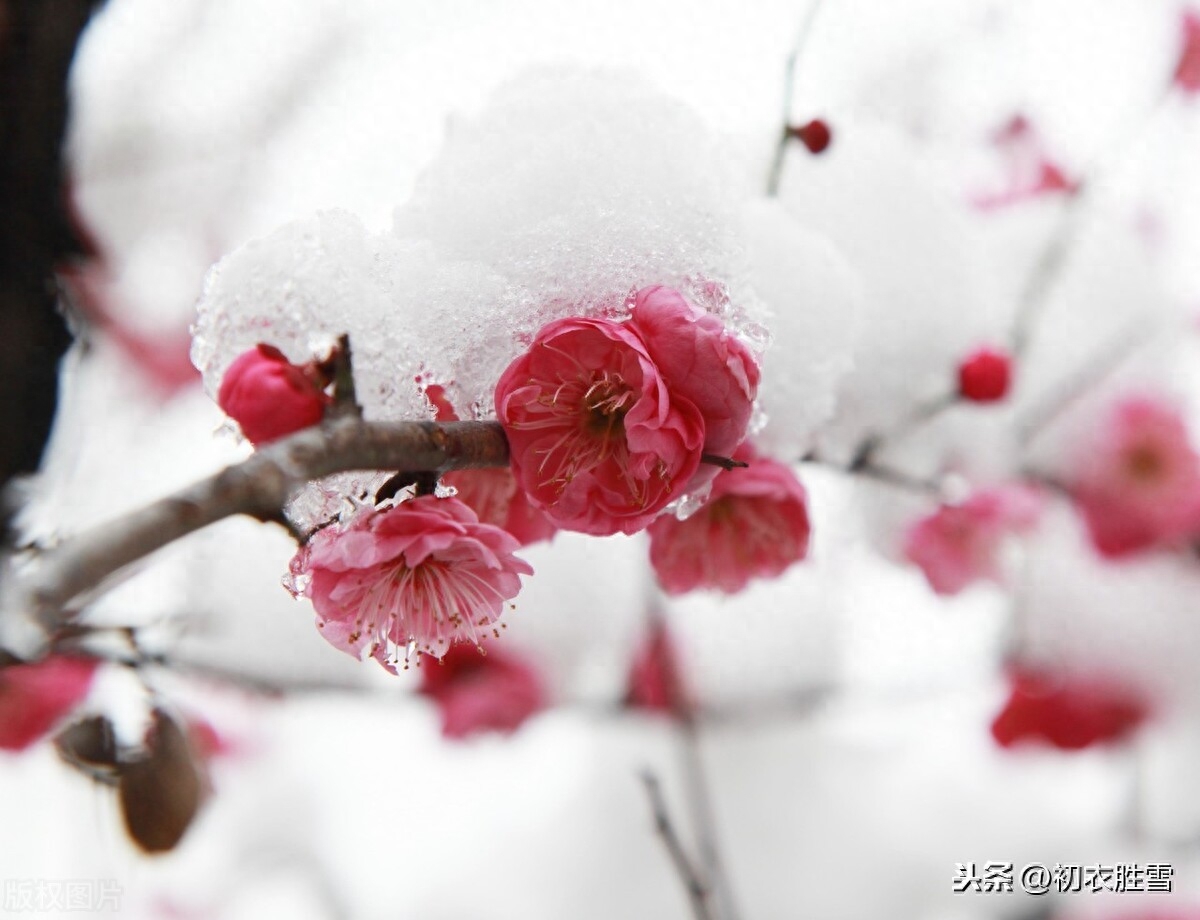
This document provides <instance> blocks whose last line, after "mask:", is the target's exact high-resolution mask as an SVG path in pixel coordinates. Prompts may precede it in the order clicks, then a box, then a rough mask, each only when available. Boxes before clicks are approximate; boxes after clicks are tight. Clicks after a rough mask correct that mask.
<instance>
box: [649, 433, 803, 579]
mask: <svg viewBox="0 0 1200 920" xmlns="http://www.w3.org/2000/svg"><path fill="white" fill-rule="evenodd" d="M734 459H736V460H742V461H745V462H746V463H748V464H749V466H747V467H744V468H739V469H732V470H726V471H723V472H721V473H719V474H718V475H717V478H716V479H715V480H714V481H713V487H712V493H711V494H710V496H709V498H708V501H706V502H705V503H704V505H703V506H702V507H701V508H700V509H699V510H698V511H696V512H695V513H694V514H692V515H691V517H689V518H687V519H686V520H682V521H681V520H678V519H676V518H674V517H672V516H670V515H667V516H664V517H660V518H659V519H658V520H657V521H655V522H654V523H653V524H651V525H650V531H649V532H650V563H651V565H652V566H653V567H654V572H655V575H656V576H657V577H658V582H659V584H660V585H662V587H663V590H664V591H666V592H667V593H668V594H684V593H686V592H688V591H693V590H695V589H697V588H711V589H715V590H718V591H723V592H725V593H726V594H734V593H736V592H738V591H741V590H742V589H743V588H745V587H746V585H747V584H748V583H749V582H750V581H751V579H754V578H776V577H778V576H779V575H781V574H782V573H783V572H784V571H786V570H787V569H788V568H789V567H790V566H791V565H793V564H794V563H796V562H799V561H801V560H802V559H804V558H805V556H807V555H808V539H809V518H808V495H807V493H806V492H805V490H804V486H803V485H801V484H800V480H799V479H797V478H796V474H795V473H794V472H793V471H792V469H791V467H789V466H787V465H786V464H783V463H779V462H777V461H775V460H771V459H768V458H766V457H758V456H756V455H755V453H754V451H753V450H752V449H751V448H750V447H749V446H748V445H743V446H742V447H740V448H739V449H738V450H737V451H736V452H735V453H734Z"/></svg>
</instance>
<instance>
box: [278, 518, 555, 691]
mask: <svg viewBox="0 0 1200 920" xmlns="http://www.w3.org/2000/svg"><path fill="white" fill-rule="evenodd" d="M515 549H517V541H516V539H515V538H514V537H513V536H511V535H510V534H508V533H506V532H504V531H503V530H501V529H500V528H499V527H496V526H494V525H492V524H483V523H480V521H479V518H478V517H477V516H476V514H475V512H474V511H472V510H471V509H470V508H469V507H468V506H467V505H465V504H463V503H462V502H461V501H459V500H458V499H456V498H436V497H434V496H432V495H426V496H421V497H418V498H414V499H411V500H409V501H406V502H403V503H401V504H399V505H396V506H394V507H389V508H385V509H383V510H375V509H369V510H367V511H364V512H362V513H360V514H359V515H358V516H357V517H356V518H355V519H354V520H353V521H352V522H351V523H350V524H349V525H348V526H346V527H342V528H337V527H327V528H325V529H324V530H320V531H318V532H317V533H316V534H314V535H313V537H312V539H311V540H309V542H308V543H307V544H306V545H305V546H304V547H302V548H301V549H300V551H299V552H298V553H297V554H296V556H295V557H294V558H293V559H292V563H291V571H292V575H293V579H294V584H295V586H296V589H297V593H302V594H304V595H305V596H307V597H309V598H311V599H312V603H313V607H314V608H315V610H316V612H317V626H318V628H319V629H320V630H321V633H322V635H323V636H324V637H325V638H326V639H327V640H328V641H329V642H330V643H331V644H332V645H334V646H335V647H337V648H340V649H342V650H343V651H345V652H348V653H350V654H351V655H354V656H355V657H359V658H361V657H363V656H364V654H366V655H371V656H373V657H374V658H375V659H376V660H377V661H378V662H379V663H380V664H381V665H383V666H384V667H385V668H387V669H388V670H389V671H393V672H394V671H395V667H394V662H395V661H396V658H397V654H398V651H397V650H399V649H404V648H406V647H407V646H408V645H409V643H413V645H414V646H415V648H416V649H417V650H418V651H422V652H425V653H426V654H428V655H432V656H434V657H435V658H440V657H442V656H443V655H445V654H446V651H447V650H448V649H449V648H450V644H451V642H453V641H454V640H456V639H460V640H464V641H468V642H473V643H475V644H478V643H479V641H480V636H481V635H482V634H483V632H484V631H485V630H486V629H487V628H488V627H490V626H492V624H493V623H495V622H496V620H497V619H498V618H499V617H500V615H501V613H502V612H503V608H504V604H505V602H506V601H508V600H509V599H510V598H513V597H515V596H516V594H517V592H518V591H520V589H521V581H520V578H519V577H518V576H520V575H529V574H532V572H533V569H532V568H530V566H529V565H528V564H527V563H526V562H524V561H523V560H521V559H518V558H517V557H516V556H514V555H513V551H514V550H515Z"/></svg>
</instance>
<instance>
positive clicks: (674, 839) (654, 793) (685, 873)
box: [642, 770, 714, 920]
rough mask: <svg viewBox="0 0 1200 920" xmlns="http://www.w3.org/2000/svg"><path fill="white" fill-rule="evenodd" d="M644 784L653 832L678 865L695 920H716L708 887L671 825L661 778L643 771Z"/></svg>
mask: <svg viewBox="0 0 1200 920" xmlns="http://www.w3.org/2000/svg"><path fill="white" fill-rule="evenodd" d="M642 783H643V784H645V786H646V796H647V797H648V798H649V799H650V811H651V814H653V816H654V829H655V830H656V831H657V832H658V836H659V837H660V838H662V842H663V846H664V847H666V850H667V855H668V856H670V857H671V862H672V863H673V864H674V866H675V871H676V873H678V875H679V880H680V881H681V882H683V888H684V891H686V892H687V896H688V901H689V903H690V904H691V907H692V914H693V916H695V917H696V920H714V915H713V913H712V910H711V909H710V908H709V904H708V897H709V889H708V886H707V885H706V884H705V883H704V881H703V880H702V879H701V878H700V875H699V874H698V873H697V872H696V869H695V867H694V866H693V865H692V861H691V860H690V859H688V855H687V853H685V852H684V849H683V843H682V842H681V841H680V839H679V834H678V833H677V832H676V830H675V825H674V824H672V823H671V816H670V814H669V813H668V812H667V803H666V802H665V801H664V800H663V795H662V789H661V788H659V783H658V777H657V776H656V775H655V774H654V773H653V772H652V771H650V770H643V771H642Z"/></svg>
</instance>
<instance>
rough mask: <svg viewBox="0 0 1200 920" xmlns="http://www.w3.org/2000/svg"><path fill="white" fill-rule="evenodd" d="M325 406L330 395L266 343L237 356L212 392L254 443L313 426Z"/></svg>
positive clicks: (243, 432) (301, 369)
mask: <svg viewBox="0 0 1200 920" xmlns="http://www.w3.org/2000/svg"><path fill="white" fill-rule="evenodd" d="M328 404H329V398H328V397H327V396H326V395H325V393H324V392H323V391H322V389H321V388H320V387H319V386H318V385H317V383H316V382H314V380H313V379H312V378H311V377H310V376H309V375H308V374H306V373H305V371H304V368H301V367H297V366H296V365H294V364H290V363H289V362H288V360H287V358H285V357H284V355H283V352H281V351H280V350H279V349H278V348H274V347H272V346H270V345H258V346H256V347H255V348H252V349H250V350H249V351H247V352H243V353H242V354H241V355H239V356H238V358H237V359H236V360H235V361H234V362H233V363H232V364H231V365H229V369H228V370H227V371H226V372H225V376H224V377H223V378H222V379H221V389H220V391H219V392H218V393H217V405H219V406H220V407H221V408H222V409H223V410H224V411H225V414H226V415H228V416H229V417H230V418H232V419H233V420H234V421H235V422H237V423H238V425H239V426H240V427H241V429H242V434H244V435H245V436H246V438H247V439H248V440H249V441H250V442H251V443H252V444H255V445H260V444H267V443H269V442H271V441H275V440H278V439H279V438H282V437H284V436H286V435H289V434H293V433H294V432H297V431H300V430H301V429H304V428H308V427H309V426H311V425H315V424H317V423H318V422H320V421H321V419H322V417H323V416H324V415H325V407H326V406H327V405H328Z"/></svg>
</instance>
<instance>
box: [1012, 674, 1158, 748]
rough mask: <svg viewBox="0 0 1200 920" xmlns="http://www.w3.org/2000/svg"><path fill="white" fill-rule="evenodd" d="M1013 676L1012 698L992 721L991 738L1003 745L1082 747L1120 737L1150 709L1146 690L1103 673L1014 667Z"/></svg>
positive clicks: (1139, 722) (1134, 725)
mask: <svg viewBox="0 0 1200 920" xmlns="http://www.w3.org/2000/svg"><path fill="white" fill-rule="evenodd" d="M1008 679H1009V685H1010V692H1009V697H1008V700H1007V702H1006V703H1005V704H1004V708H1003V710H1001V712H1000V714H999V715H997V716H996V719H995V721H994V722H993V723H992V736H993V737H994V738H995V739H996V741H997V743H999V744H1000V745H1002V746H1003V747H1011V746H1012V745H1014V744H1016V743H1017V742H1020V741H1040V742H1043V743H1046V744H1050V745H1053V746H1054V747H1057V748H1062V749H1064V750H1079V749H1081V748H1085V747H1090V746H1091V745H1093V744H1097V743H1101V742H1108V741H1120V740H1122V739H1123V738H1126V737H1128V736H1129V735H1130V734H1131V733H1132V732H1133V730H1134V729H1136V728H1137V727H1138V726H1139V725H1141V724H1142V723H1143V722H1144V721H1145V720H1146V718H1147V717H1148V716H1149V713H1150V709H1149V705H1148V703H1147V701H1146V699H1145V698H1144V696H1143V695H1142V694H1140V693H1138V692H1136V691H1135V690H1134V689H1132V688H1131V687H1128V686H1126V685H1124V684H1121V683H1119V682H1117V681H1113V680H1110V679H1107V678H1104V677H1100V676H1087V677H1081V676H1074V675H1067V674H1054V673H1049V672H1045V671H1039V670H1035V669H1030V668H1014V669H1013V670H1012V671H1010V673H1009V675H1008Z"/></svg>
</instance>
